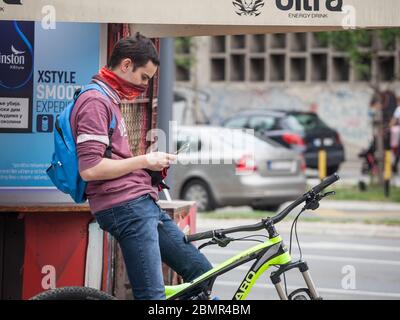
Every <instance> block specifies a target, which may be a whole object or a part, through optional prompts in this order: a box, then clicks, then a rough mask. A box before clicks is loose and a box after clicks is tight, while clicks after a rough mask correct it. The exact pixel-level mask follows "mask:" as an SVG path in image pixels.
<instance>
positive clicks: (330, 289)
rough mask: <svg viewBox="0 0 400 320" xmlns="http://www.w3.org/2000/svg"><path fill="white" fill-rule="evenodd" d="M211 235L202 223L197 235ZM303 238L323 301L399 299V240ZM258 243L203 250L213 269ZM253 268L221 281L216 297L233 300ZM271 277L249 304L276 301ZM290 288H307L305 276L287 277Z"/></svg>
mask: <svg viewBox="0 0 400 320" xmlns="http://www.w3.org/2000/svg"><path fill="white" fill-rule="evenodd" d="M249 223H252V222H249ZM218 227H219V226H218ZM206 230H209V225H206V226H205V227H204V226H202V220H201V219H199V221H198V227H197V231H198V232H202V231H206ZM299 231H300V230H299ZM258 234H262V233H260V232H258ZM240 235H244V234H240V233H238V234H236V235H235V237H236V236H237V237H239V236H240ZM282 236H283V239H284V241H285V243H286V244H287V245H289V234H288V232H287V230H286V231H284V232H282ZM299 239H300V244H301V247H302V251H303V257H304V260H306V261H307V262H308V265H309V267H310V272H311V275H312V277H313V280H314V282H315V284H316V286H317V287H318V289H319V292H320V294H321V296H323V298H324V299H327V300H330V299H343V300H354V299H374V300H375V299H400V238H393V239H390V238H377V237H375V238H373V237H370V236H369V237H362V236H359V235H356V236H352V235H347V236H342V235H332V234H312V233H306V234H301V232H299ZM200 243H201V242H198V243H197V245H199V244H200ZM253 244H254V245H256V243H255V242H254V243H251V242H234V243H231V244H230V245H229V246H228V247H226V248H219V247H218V246H212V247H206V248H204V249H203V250H202V251H203V253H204V254H205V255H206V256H207V257H208V258H209V260H210V261H211V263H212V264H213V265H218V264H219V263H221V262H223V261H224V260H226V259H228V258H230V257H232V256H233V255H235V254H236V253H238V252H240V251H242V250H244V249H245V248H248V247H250V246H252V245H253ZM294 247H295V245H293V248H294ZM296 252H297V250H295V249H293V257H294V260H295V258H296V257H298V254H297V253H296ZM251 264H252V263H251V262H250V263H248V264H246V265H242V266H240V267H239V268H237V269H235V270H232V271H230V272H229V273H227V274H224V275H222V276H220V277H219V278H218V279H217V281H216V282H215V286H214V290H213V294H212V295H213V296H218V297H219V298H220V299H231V298H232V296H233V294H234V293H235V291H236V289H237V288H238V286H239V285H240V283H241V282H242V280H243V278H244V276H245V275H246V272H247V271H248V269H249V267H250V266H251ZM268 274H269V273H268ZM268 274H267V273H265V274H264V275H262V276H261V277H260V278H259V279H258V281H257V282H256V284H255V286H254V287H253V290H252V292H251V293H250V295H249V296H248V299H253V300H263V299H277V294H276V291H275V288H274V287H273V285H272V284H271V282H270V280H269V275H268ZM287 284H288V291H289V292H291V291H293V290H294V289H296V288H299V287H304V286H305V284H304V282H303V280H302V277H301V275H300V273H299V272H297V271H294V270H292V271H289V272H288V274H287Z"/></svg>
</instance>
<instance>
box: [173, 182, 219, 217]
mask: <svg viewBox="0 0 400 320" xmlns="http://www.w3.org/2000/svg"><path fill="white" fill-rule="evenodd" d="M181 198H182V199H184V200H187V201H195V202H196V205H197V210H198V211H199V212H204V211H211V210H214V209H215V207H216V205H215V201H214V198H213V196H212V193H211V190H210V188H209V186H208V185H207V183H205V182H204V181H202V180H199V179H196V180H191V181H189V183H187V184H186V185H185V186H184V188H183V190H182V197H181Z"/></svg>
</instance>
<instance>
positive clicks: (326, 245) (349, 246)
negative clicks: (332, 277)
mask: <svg viewBox="0 0 400 320" xmlns="http://www.w3.org/2000/svg"><path fill="white" fill-rule="evenodd" d="M300 246H301V248H305V249H323V250H343V251H375V252H377V251H380V252H392V253H396V252H400V247H394V246H378V245H367V244H358V243H339V242H303V243H300ZM294 247H296V246H294ZM241 250H243V249H237V250H232V249H220V250H218V249H204V252H208V251H210V252H211V251H214V252H213V253H218V254H224V253H229V254H231V255H232V254H237V253H239V252H240V251H241ZM217 251H218V252H217Z"/></svg>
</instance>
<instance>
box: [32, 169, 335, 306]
mask: <svg viewBox="0 0 400 320" xmlns="http://www.w3.org/2000/svg"><path fill="white" fill-rule="evenodd" d="M339 179H340V178H339V176H338V174H336V173H335V174H333V175H331V176H329V177H327V178H326V179H324V180H323V181H322V182H321V183H320V184H318V185H317V186H315V187H314V188H312V189H311V190H310V191H308V192H306V193H305V194H303V195H302V196H301V197H299V198H298V199H296V200H295V201H294V202H293V203H291V204H290V205H289V206H288V207H286V208H285V209H284V210H283V211H281V212H280V213H279V214H277V215H276V216H273V217H268V218H266V219H262V220H261V222H259V223H256V224H252V225H245V226H239V227H234V228H229V229H218V230H211V231H207V232H202V233H196V234H193V235H187V236H185V241H186V242H188V243H189V242H194V241H199V240H206V239H211V240H210V241H208V242H206V243H203V244H202V245H201V246H200V247H199V250H201V249H202V248H204V247H206V246H209V245H218V246H220V247H226V246H227V245H228V244H229V243H231V242H233V241H243V240H245V241H249V240H250V241H257V242H261V243H260V244H258V245H256V246H254V247H251V248H249V249H247V250H245V251H243V252H240V253H238V254H237V255H235V256H234V257H232V258H230V259H228V260H227V261H225V262H223V263H221V264H220V265H218V266H216V267H214V268H213V269H211V270H209V271H208V272H206V273H205V274H203V275H201V276H200V277H198V278H196V279H195V280H193V281H191V282H188V283H183V284H178V285H174V286H165V294H166V299H167V300H208V299H210V295H211V293H212V287H213V285H214V282H215V280H216V278H217V277H218V276H220V275H222V274H224V273H226V272H229V271H231V270H233V269H235V268H236V267H238V266H240V265H243V264H245V263H248V262H250V261H252V260H255V262H254V263H253V265H252V266H251V267H250V269H249V271H248V272H247V273H246V276H245V278H244V279H243V281H242V282H241V283H240V285H239V287H238V289H237V291H236V292H235V294H234V296H233V298H232V300H244V299H246V297H247V296H248V294H249V293H250V291H251V289H252V287H253V285H254V284H255V282H256V281H257V279H258V278H259V277H260V276H261V275H262V274H263V273H264V272H266V271H267V270H268V269H269V268H270V267H271V266H275V267H277V268H278V269H277V270H276V271H273V272H271V274H270V279H271V282H272V284H273V285H274V286H275V289H276V291H277V293H278V296H279V298H280V299H281V300H321V299H322V297H321V296H320V295H319V293H318V290H317V288H316V286H315V284H314V282H313V280H312V278H311V275H310V273H309V268H308V265H307V263H306V262H305V261H303V260H302V258H301V249H300V243H299V241H298V236H297V221H298V218H299V217H300V215H301V214H302V213H303V212H304V211H306V210H316V209H318V207H319V202H320V201H321V200H322V199H323V198H325V197H326V196H329V195H334V194H335V192H333V191H331V192H327V193H322V191H323V190H324V189H325V188H327V187H328V186H330V185H331V184H333V183H335V182H336V181H338V180H339ZM304 202H305V205H304V207H303V208H302V209H301V210H300V213H298V215H297V216H296V218H295V219H294V221H293V223H292V227H291V231H290V246H289V247H290V248H289V250H288V248H287V247H286V246H285V244H284V243H283V239H282V238H281V236H280V235H279V234H278V232H277V230H276V228H275V224H277V223H279V222H280V221H282V220H283V219H284V218H285V217H286V216H287V215H288V214H289V213H290V212H291V211H293V209H295V208H296V207H298V206H299V205H301V204H302V203H304ZM293 228H294V231H295V236H296V239H297V244H298V246H299V249H300V259H299V260H297V261H294V262H293V261H292V257H291V247H292V235H293ZM263 229H265V230H266V231H267V234H268V236H264V237H266V240H265V241H261V240H258V239H252V238H253V237H255V236H260V235H250V236H246V237H242V238H237V239H235V238H231V237H228V236H227V235H228V234H232V233H237V232H252V231H259V230H263ZM292 269H298V270H299V271H300V272H301V274H302V276H303V278H304V281H305V283H306V285H307V288H299V289H296V290H294V291H293V292H292V293H290V294H288V293H287V288H286V278H285V286H284V285H283V284H282V279H281V276H282V275H283V277H285V273H286V272H287V271H289V270H292ZM205 283H207V285H206V286H205V288H204V284H205ZM63 298H68V299H84V300H88V299H89V300H93V299H96V300H109V299H115V297H113V296H111V295H108V294H106V293H104V292H102V291H99V290H96V289H93V288H84V287H65V288H59V289H54V290H49V291H46V292H43V293H41V294H39V295H37V296H35V297H33V298H31V299H33V300H54V299H63Z"/></svg>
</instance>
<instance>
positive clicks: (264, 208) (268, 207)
mask: <svg viewBox="0 0 400 320" xmlns="http://www.w3.org/2000/svg"><path fill="white" fill-rule="evenodd" d="M280 206H281V205H280V204H276V205H252V206H251V207H252V208H253V210H257V211H271V212H276V211H278V210H279V207H280Z"/></svg>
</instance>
